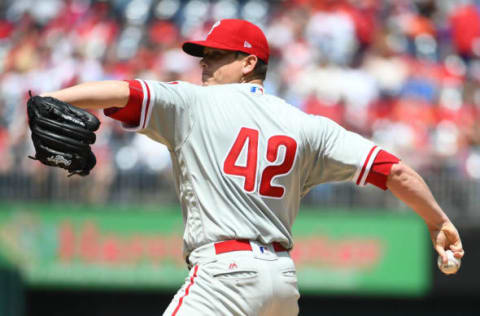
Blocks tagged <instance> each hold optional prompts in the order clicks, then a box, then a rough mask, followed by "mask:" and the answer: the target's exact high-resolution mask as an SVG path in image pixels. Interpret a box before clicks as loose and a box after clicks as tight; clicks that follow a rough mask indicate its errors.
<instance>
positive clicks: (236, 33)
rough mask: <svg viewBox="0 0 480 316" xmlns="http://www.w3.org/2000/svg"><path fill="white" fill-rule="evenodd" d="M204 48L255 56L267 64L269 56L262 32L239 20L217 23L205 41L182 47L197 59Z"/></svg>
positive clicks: (256, 27) (190, 42)
mask: <svg viewBox="0 0 480 316" xmlns="http://www.w3.org/2000/svg"><path fill="white" fill-rule="evenodd" d="M204 47H210V48H217V49H224V50H231V51H240V52H244V53H247V54H251V55H255V56H257V57H258V58H259V59H261V60H263V61H264V62H265V63H267V64H268V58H269V56H270V49H269V47H268V42H267V38H266V37H265V34H263V32H262V30H261V29H260V28H259V27H258V26H256V25H255V24H253V23H250V22H248V21H245V20H239V19H224V20H220V21H217V22H216V23H215V24H214V25H213V26H212V28H211V29H210V31H209V32H208V33H207V38H206V39H205V40H203V41H188V42H185V43H183V46H182V48H183V50H184V51H185V52H186V53H187V54H189V55H192V56H197V57H203V48H204Z"/></svg>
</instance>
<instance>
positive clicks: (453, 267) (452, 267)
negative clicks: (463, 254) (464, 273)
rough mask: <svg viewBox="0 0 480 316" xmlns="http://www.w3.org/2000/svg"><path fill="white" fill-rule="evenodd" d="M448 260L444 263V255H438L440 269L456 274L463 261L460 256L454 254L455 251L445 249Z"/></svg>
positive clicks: (446, 272)
mask: <svg viewBox="0 0 480 316" xmlns="http://www.w3.org/2000/svg"><path fill="white" fill-rule="evenodd" d="M445 253H446V255H447V258H448V262H447V263H446V264H443V263H442V257H440V256H438V260H437V265H438V268H439V269H440V271H442V272H443V273H445V274H454V273H456V272H457V271H458V269H460V264H461V263H462V261H461V260H460V259H458V258H455V257H454V256H453V252H452V251H451V250H447V251H445Z"/></svg>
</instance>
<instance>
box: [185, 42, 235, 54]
mask: <svg viewBox="0 0 480 316" xmlns="http://www.w3.org/2000/svg"><path fill="white" fill-rule="evenodd" d="M205 47H209V48H216V49H224V50H231V51H234V50H235V49H233V48H231V47H228V46H225V45H221V44H217V43H212V42H207V41H189V42H185V43H183V45H182V49H183V51H184V52H185V53H187V54H189V55H192V56H195V57H203V49H204V48H205Z"/></svg>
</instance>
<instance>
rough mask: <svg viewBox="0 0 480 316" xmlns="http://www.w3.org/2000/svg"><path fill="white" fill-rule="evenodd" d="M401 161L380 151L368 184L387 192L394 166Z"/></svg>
mask: <svg viewBox="0 0 480 316" xmlns="http://www.w3.org/2000/svg"><path fill="white" fill-rule="evenodd" d="M399 161H400V159H398V158H397V157H395V156H394V155H392V154H391V153H389V152H387V151H385V150H380V151H379V152H378V154H377V156H376V157H375V161H374V162H373V164H372V167H371V168H370V172H369V173H368V176H367V179H366V180H365V182H366V183H370V184H373V185H375V186H377V187H379V188H380V189H382V190H387V179H388V175H389V174H390V170H391V169H392V166H393V165H394V164H396V163H398V162H399Z"/></svg>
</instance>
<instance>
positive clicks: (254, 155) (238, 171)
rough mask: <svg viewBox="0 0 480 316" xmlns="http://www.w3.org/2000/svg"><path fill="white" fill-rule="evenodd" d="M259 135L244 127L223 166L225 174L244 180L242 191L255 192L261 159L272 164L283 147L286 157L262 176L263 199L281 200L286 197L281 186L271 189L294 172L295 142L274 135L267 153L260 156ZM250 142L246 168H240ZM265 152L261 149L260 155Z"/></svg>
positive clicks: (270, 166) (260, 190)
mask: <svg viewBox="0 0 480 316" xmlns="http://www.w3.org/2000/svg"><path fill="white" fill-rule="evenodd" d="M258 135H259V132H258V130H256V129H251V128H246V127H243V128H242V129H241V130H240V132H239V133H238V136H237V138H236V139H235V142H234V143H233V145H232V147H231V149H230V152H229V153H228V155H227V158H225V161H224V163H223V172H224V173H226V174H228V175H233V176H241V177H244V178H245V181H244V185H243V188H244V189H245V191H247V192H254V191H255V183H256V180H257V169H258V155H266V158H267V160H268V161H269V162H272V163H273V162H275V161H276V160H277V157H278V154H279V149H280V146H283V147H284V148H285V156H284V159H283V161H282V162H281V164H275V165H269V166H267V167H265V169H263V171H262V172H261V175H260V187H259V189H258V191H259V193H260V195H263V196H268V197H273V198H281V197H283V194H284V193H285V188H283V187H282V186H275V185H272V183H271V182H272V179H273V178H274V177H276V176H279V175H284V174H288V173H289V172H290V170H291V169H292V166H293V163H294V161H295V154H296V152H297V142H296V141H295V139H293V138H291V137H289V136H286V135H275V136H272V137H270V138H269V139H268V143H267V148H266V152H259V147H258ZM247 141H248V147H247V155H246V157H247V159H246V164H245V165H244V166H242V165H238V164H237V161H238V157H239V156H240V154H241V152H242V149H243V147H244V146H245V143H246V142H247ZM261 150H262V148H260V151H261Z"/></svg>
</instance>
